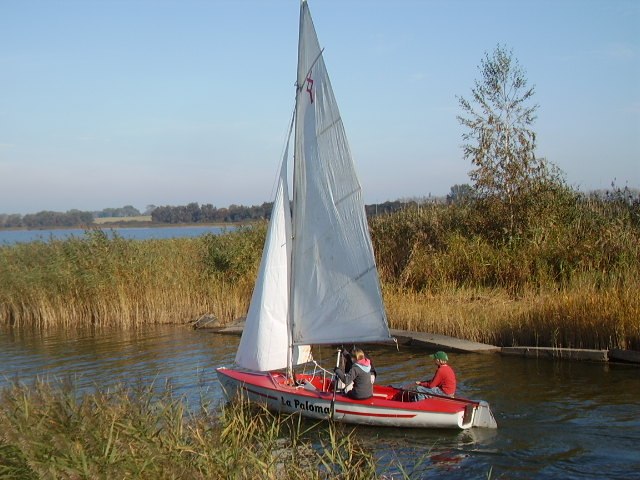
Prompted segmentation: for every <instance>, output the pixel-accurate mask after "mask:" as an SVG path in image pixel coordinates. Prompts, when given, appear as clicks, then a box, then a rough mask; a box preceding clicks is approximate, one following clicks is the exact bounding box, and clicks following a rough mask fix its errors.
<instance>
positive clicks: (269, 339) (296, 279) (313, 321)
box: [236, 0, 391, 371]
mask: <svg viewBox="0 0 640 480" xmlns="http://www.w3.org/2000/svg"><path fill="white" fill-rule="evenodd" d="M298 49H299V50H298V74H297V83H296V85H297V94H296V110H295V149H294V172H293V182H294V185H293V217H291V215H292V214H291V211H290V207H289V193H288V186H287V160H288V156H289V155H288V148H287V149H286V150H287V152H285V155H284V160H283V164H282V167H281V171H280V176H279V181H278V188H277V193H276V198H275V200H274V204H273V211H272V214H271V221H270V223H269V228H268V231H267V238H266V240H265V245H264V250H263V254H262V260H261V263H260V269H259V273H258V279H257V280H256V285H255V288H254V291H253V296H252V298H251V304H250V307H249V312H248V314H247V321H246V325H245V328H244V331H243V334H242V339H241V340H240V345H239V347H238V352H237V354H236V363H237V364H238V365H239V366H241V367H244V368H247V369H251V370H256V371H267V370H275V369H280V368H284V367H288V366H291V365H290V364H289V362H288V360H287V356H288V355H289V352H293V355H292V356H293V357H294V358H293V359H292V363H293V364H294V365H295V364H298V363H303V362H306V361H308V360H309V359H310V350H309V348H308V346H307V345H309V344H342V343H366V342H379V341H389V340H390V339H391V337H390V334H389V327H388V325H387V319H386V315H385V312H384V307H383V305H382V295H381V291H380V282H379V279H378V273H377V270H376V265H375V260H374V255H373V248H372V246H371V238H370V236H369V228H368V224H367V218H366V215H365V210H364V202H363V200H362V194H361V189H360V184H359V182H358V179H357V177H356V173H355V168H354V165H353V161H352V159H351V152H350V151H349V145H348V143H347V138H346V135H345V131H344V126H343V124H342V120H341V118H340V112H339V111H338V106H337V104H336V100H335V98H334V95H333V90H332V89H331V83H330V82H329V77H328V75H327V70H326V68H325V64H324V60H323V58H322V50H321V49H320V46H319V44H318V38H317V36H316V32H315V28H314V26H313V22H312V20H311V16H310V14H309V9H308V7H307V3H306V1H304V0H303V1H302V3H301V7H300V37H299V47H298ZM292 345H295V346H296V347H295V348H294V349H293V350H291V347H292Z"/></svg>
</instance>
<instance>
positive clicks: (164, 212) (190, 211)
mask: <svg viewBox="0 0 640 480" xmlns="http://www.w3.org/2000/svg"><path fill="white" fill-rule="evenodd" d="M454 191H455V192H460V191H466V189H464V188H462V187H461V186H459V185H456V186H454V187H452V194H451V195H449V196H447V198H448V199H453V198H455V197H456V196H458V197H459V195H460V194H459V193H453V192H454ZM420 202H421V201H420V200H402V201H401V200H395V201H387V202H384V203H379V204H372V205H366V206H365V210H366V212H367V216H368V217H372V216H374V215H380V214H385V213H386V214H388V213H393V212H396V211H399V210H401V209H403V208H406V207H408V206H411V205H417V204H419V203H420ZM272 207H273V202H264V203H263V204H262V205H254V206H251V207H247V206H244V205H235V204H232V205H230V206H229V207H226V208H217V207H215V206H213V205H211V204H204V205H199V204H198V203H195V202H193V203H189V204H188V205H178V206H171V205H165V206H160V207H156V206H154V205H150V206H148V207H147V210H146V211H145V214H147V215H150V216H151V222H152V223H155V224H171V225H175V224H181V223H189V224H193V223H242V222H252V221H256V220H269V218H270V217H271V209H272ZM141 215H143V214H142V213H141V212H140V211H139V210H138V209H136V208H135V207H132V206H131V205H126V206H124V207H122V208H105V209H104V210H101V211H97V212H89V211H81V210H76V209H73V210H69V211H67V212H54V211H49V210H43V211H41V212H37V213H32V214H26V215H24V216H23V215H20V214H10V215H8V214H1V213H0V228H48V227H69V228H73V227H87V226H90V225H93V224H94V220H95V219H96V218H107V217H108V218H114V219H118V218H125V217H138V216H141ZM116 221H117V220H116Z"/></svg>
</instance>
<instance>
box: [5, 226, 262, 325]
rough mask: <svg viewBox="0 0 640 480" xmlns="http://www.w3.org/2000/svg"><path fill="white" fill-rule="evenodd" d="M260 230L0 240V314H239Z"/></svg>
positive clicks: (123, 318)
mask: <svg viewBox="0 0 640 480" xmlns="http://www.w3.org/2000/svg"><path fill="white" fill-rule="evenodd" d="M263 238H264V234H263V232H262V229H261V228H260V227H255V228H253V229H250V230H246V231H244V230H241V231H238V232H237V233H230V234H227V235H225V236H221V237H218V236H215V235H204V236H202V237H199V238H179V239H168V240H146V241H136V240H126V239H123V238H121V237H119V236H118V235H115V234H109V232H105V231H102V230H89V231H87V232H86V233H85V235H84V236H83V237H78V238H72V239H68V240H55V239H53V240H51V241H49V242H34V243H29V244H18V245H15V246H10V247H9V246H4V247H0V284H1V285H2V289H1V290H0V318H1V319H2V321H3V323H7V324H9V325H16V326H20V327H36V328H46V327H51V326H65V327H73V326H86V325H118V326H122V327H135V326H139V325H142V324H145V323H187V322H188V321H190V320H193V319H195V318H198V317H199V316H201V315H203V314H213V315H214V316H216V317H217V318H219V319H222V320H226V321H229V319H234V318H238V317H240V316H242V315H244V314H245V312H246V310H247V307H248V300H249V298H250V294H251V289H252V287H253V278H254V276H255V269H256V266H257V261H258V259H259V255H260V251H261V248H262V245H261V242H262V240H263Z"/></svg>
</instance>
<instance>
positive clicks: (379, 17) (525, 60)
mask: <svg viewBox="0 0 640 480" xmlns="http://www.w3.org/2000/svg"><path fill="white" fill-rule="evenodd" d="M309 7H310V10H311V14H312V17H313V19H314V23H315V27H316V31H317V33H318V37H319V40H320V44H321V46H323V47H324V58H325V63H326V65H327V69H328V71H329V76H330V78H331V83H332V86H333V89H334V92H335V95H336V98H337V101H338V105H339V108H340V112H341V114H342V118H343V122H344V124H345V128H346V131H347V137H348V138H349V143H350V147H351V151H352V153H353V156H354V161H355V163H356V169H357V171H358V174H359V177H360V182H361V184H362V187H363V195H364V200H365V203H367V204H372V203H382V202H385V201H387V200H391V201H393V200H398V199H410V198H423V197H428V196H444V195H446V194H447V193H449V192H450V189H451V187H452V186H453V185H456V184H464V183H470V180H469V176H468V173H469V171H470V170H471V168H472V165H471V163H470V161H469V160H466V159H465V158H464V156H463V151H462V148H461V145H462V143H463V141H462V134H463V132H464V130H463V127H462V126H461V125H460V124H459V122H458V120H457V119H456V117H457V116H458V115H460V114H462V111H461V109H460V106H459V103H458V97H464V98H467V99H470V98H471V89H472V88H473V86H474V83H475V81H476V80H479V79H480V78H481V76H480V71H479V69H478V67H479V65H480V63H481V60H482V59H483V58H484V56H485V54H487V53H489V54H490V53H492V52H493V50H494V49H495V47H496V46H497V45H498V44H500V45H503V46H505V47H506V48H507V49H508V50H511V51H512V54H513V57H514V58H515V59H517V60H518V62H519V64H520V66H521V67H522V68H523V70H524V71H525V74H526V78H527V79H528V81H529V85H530V86H534V87H535V95H534V97H533V103H536V104H538V105H539V108H538V111H537V119H536V121H535V123H534V125H533V130H534V131H535V132H536V133H537V149H536V154H537V156H538V157H544V158H546V159H547V160H548V161H550V162H552V163H553V164H555V165H556V166H558V167H559V168H560V169H561V170H562V171H563V172H564V175H565V180H566V181H567V183H568V184H569V185H571V186H573V187H575V188H577V189H580V190H582V191H590V190H595V189H606V188H610V187H611V184H612V182H613V183H615V185H617V186H620V187H624V186H629V187H630V188H638V187H640V1H637V0H535V1H531V0H517V1H516V0H507V1H503V0H446V1H445V0H422V1H418V0H393V1H392V0H387V1H382V0H368V1H362V0H309ZM298 15H299V0H235V1H232V0H226V1H225V0H209V1H205V0H154V1H151V0H0V213H9V214H12V213H17V214H23V215H24V214H27V213H36V212H39V211H42V210H53V211H59V212H65V211H68V210H71V209H79V210H83V211H94V210H102V209H104V208H117V207H122V206H125V205H133V206H134V207H136V208H138V209H139V210H141V211H143V210H144V209H146V207H147V206H148V205H158V206H160V205H173V206H177V205H186V204H188V203H191V202H197V203H199V204H213V205H214V206H216V207H219V208H221V207H226V206H229V205H231V204H236V205H247V206H250V205H260V204H262V203H263V202H268V201H272V197H273V193H274V192H273V185H274V179H275V177H276V175H277V172H278V167H279V164H280V161H281V156H282V152H283V150H284V145H285V141H286V134H287V129H288V125H289V121H290V116H291V112H292V110H293V105H294V82H295V76H296V74H295V72H296V52H297V41H298V31H297V30H298Z"/></svg>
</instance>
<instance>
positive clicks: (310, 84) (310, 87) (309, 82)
mask: <svg viewBox="0 0 640 480" xmlns="http://www.w3.org/2000/svg"><path fill="white" fill-rule="evenodd" d="M307 92H308V93H309V99H310V100H311V103H313V79H312V78H311V74H309V75H308V76H307Z"/></svg>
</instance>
